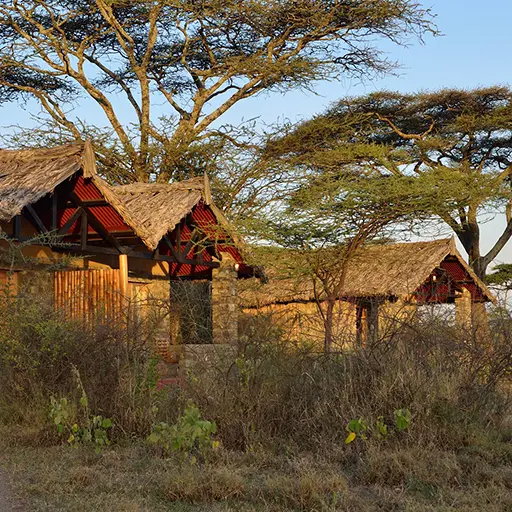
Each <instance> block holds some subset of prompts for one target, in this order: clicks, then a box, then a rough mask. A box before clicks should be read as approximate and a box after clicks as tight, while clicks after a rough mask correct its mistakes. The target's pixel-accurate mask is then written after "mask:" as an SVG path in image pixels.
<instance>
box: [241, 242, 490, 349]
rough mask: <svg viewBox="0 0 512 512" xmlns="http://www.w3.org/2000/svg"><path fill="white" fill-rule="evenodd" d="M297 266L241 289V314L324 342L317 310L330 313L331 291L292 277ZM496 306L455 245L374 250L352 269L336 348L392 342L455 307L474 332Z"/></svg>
mask: <svg viewBox="0 0 512 512" xmlns="http://www.w3.org/2000/svg"><path fill="white" fill-rule="evenodd" d="M290 259H294V258H291V255H290V254H284V255H283V254H281V255H278V254H276V255H274V257H273V260H274V261H275V262H276V263H275V264H274V265H273V267H271V266H270V265H269V266H267V267H266V274H267V275H268V277H269V281H268V283H266V284H265V283H261V282H256V281H254V280H249V281H246V282H244V283H243V284H241V288H242V289H241V290H240V300H241V304H242V307H243V309H244V311H245V313H247V314H249V315H255V314H264V315H272V317H273V319H274V320H276V321H278V322H279V323H280V325H281V326H282V328H283V329H284V331H285V332H286V333H287V334H288V336H289V337H290V339H293V340H305V341H315V340H316V341H317V342H321V341H322V340H323V338H324V325H323V323H322V318H321V314H320V312H319V309H318V308H319V307H321V308H323V309H325V303H326V301H327V299H328V297H327V294H326V290H325V288H323V287H322V285H321V283H319V282H318V279H317V280H316V283H315V279H314V278H313V277H312V273H309V274H308V273H304V274H303V275H302V276H300V275H299V276H297V275H295V276H294V277H292V276H291V275H290V271H289V270H288V269H287V268H286V264H287V262H288V261H289V260H290ZM296 259H297V258H295V260H296ZM340 267H341V264H340ZM331 268H332V265H331ZM494 300H495V299H494V297H493V295H492V293H491V292H490V291H489V289H488V288H487V286H486V285H485V284H484V283H483V282H482V281H481V280H480V279H479V278H478V277H477V276H476V275H475V273H474V272H473V270H472V269H471V268H470V267H469V265H468V264H467V263H466V262H465V260H464V258H463V257H462V256H461V254H460V253H459V252H458V251H457V249H456V246H455V241H454V240H453V239H447V240H435V241H431V242H416V243H396V244H387V245H368V246H366V247H365V248H363V249H361V250H360V251H358V252H357V253H355V254H354V255H353V256H351V257H350V258H349V259H348V262H347V264H346V267H345V275H344V279H343V282H342V283H341V284H340V288H339V290H338V294H337V297H336V303H335V307H334V322H333V325H334V328H335V330H334V342H335V345H336V344H337V345H338V346H343V345H346V344H350V343H353V342H354V341H356V342H358V343H363V344H364V343H365V341H366V340H368V339H369V338H370V337H372V338H375V337H377V336H378V337H383V336H386V333H387V332H391V331H392V330H393V328H395V327H396V326H397V324H400V323H404V322H406V321H408V320H410V319H411V318H412V316H414V315H415V314H416V312H417V308H418V307H419V306H425V305H436V304H454V305H455V309H456V318H457V321H458V322H459V323H460V324H463V325H464V326H466V327H469V326H470V325H471V324H472V322H475V321H476V318H475V316H476V311H477V310H479V309H481V308H479V307H478V305H482V304H485V303H486V302H489V301H494Z"/></svg>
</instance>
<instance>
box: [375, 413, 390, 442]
mask: <svg viewBox="0 0 512 512" xmlns="http://www.w3.org/2000/svg"><path fill="white" fill-rule="evenodd" d="M375 432H376V434H377V437H378V438H380V439H383V438H385V437H387V435H388V426H387V425H386V423H385V422H384V418H383V417H382V416H379V417H378V418H377V421H376V422H375Z"/></svg>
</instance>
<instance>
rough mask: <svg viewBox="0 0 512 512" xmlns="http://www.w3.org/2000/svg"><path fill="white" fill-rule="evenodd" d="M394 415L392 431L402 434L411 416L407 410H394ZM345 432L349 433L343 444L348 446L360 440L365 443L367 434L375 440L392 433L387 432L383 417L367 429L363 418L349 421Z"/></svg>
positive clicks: (387, 428)
mask: <svg viewBox="0 0 512 512" xmlns="http://www.w3.org/2000/svg"><path fill="white" fill-rule="evenodd" d="M393 415H394V426H393V428H394V431H395V432H403V431H404V430H406V429H407V428H408V427H409V425H410V423H411V420H412V414H411V411H409V409H396V410H395V411H394V413H393ZM345 430H346V431H347V432H348V433H349V434H348V436H347V437H346V438H345V444H350V443H352V442H353V441H355V440H356V439H362V440H363V441H366V440H367V439H368V434H371V435H372V436H374V437H375V438H377V439H385V438H386V437H387V436H388V435H389V434H390V433H392V432H393V431H390V430H389V427H388V425H387V424H386V423H385V421H384V417H383V416H379V417H378V418H377V421H376V422H375V425H374V426H371V427H368V425H367V424H366V423H365V421H364V420H363V418H359V419H358V420H350V421H349V422H348V423H347V426H346V427H345Z"/></svg>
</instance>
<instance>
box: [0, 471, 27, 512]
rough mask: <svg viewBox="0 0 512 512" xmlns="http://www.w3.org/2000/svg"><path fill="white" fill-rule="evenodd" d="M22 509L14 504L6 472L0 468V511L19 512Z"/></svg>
mask: <svg viewBox="0 0 512 512" xmlns="http://www.w3.org/2000/svg"><path fill="white" fill-rule="evenodd" d="M22 510H23V508H22V507H21V505H20V504H16V503H15V502H14V498H13V496H12V492H11V489H10V486H9V477H8V475H7V472H6V471H5V470H4V469H2V468H1V467H0V511H1V512H21V511H22Z"/></svg>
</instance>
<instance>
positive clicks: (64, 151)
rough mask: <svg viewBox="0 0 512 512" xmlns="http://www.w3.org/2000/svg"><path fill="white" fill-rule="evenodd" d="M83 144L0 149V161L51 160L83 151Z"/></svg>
mask: <svg viewBox="0 0 512 512" xmlns="http://www.w3.org/2000/svg"><path fill="white" fill-rule="evenodd" d="M83 149H84V144H81V143H80V144H63V145H60V146H55V147H52V148H26V149H0V160H36V161H37V160H53V159H57V158H63V157H67V156H73V155H76V154H79V153H81V152H82V151H83Z"/></svg>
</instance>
